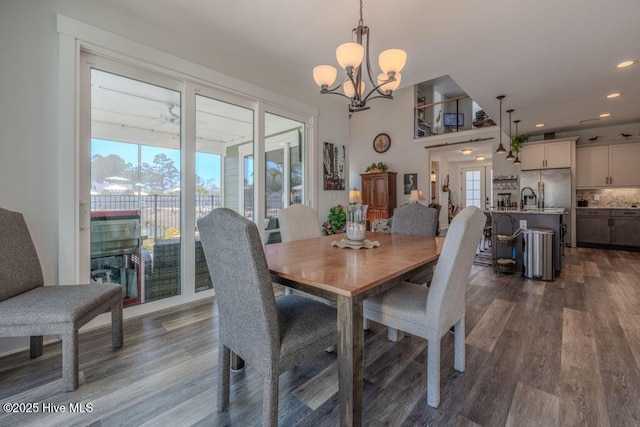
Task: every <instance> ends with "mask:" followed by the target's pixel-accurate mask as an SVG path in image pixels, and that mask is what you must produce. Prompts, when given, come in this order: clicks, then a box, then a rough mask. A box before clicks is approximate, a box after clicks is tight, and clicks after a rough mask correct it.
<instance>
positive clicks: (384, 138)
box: [373, 133, 391, 153]
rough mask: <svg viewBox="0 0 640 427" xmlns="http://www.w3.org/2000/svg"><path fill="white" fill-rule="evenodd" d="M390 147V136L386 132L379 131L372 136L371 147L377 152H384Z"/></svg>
mask: <svg viewBox="0 0 640 427" xmlns="http://www.w3.org/2000/svg"><path fill="white" fill-rule="evenodd" d="M389 147H391V137H390V136H389V135H387V134H386V133H381V134H379V135H377V136H376V137H375V138H373V149H374V150H376V152H378V153H384V152H385V151H387V150H388V149H389Z"/></svg>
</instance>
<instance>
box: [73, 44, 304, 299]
mask: <svg viewBox="0 0 640 427" xmlns="http://www.w3.org/2000/svg"><path fill="white" fill-rule="evenodd" d="M81 77H82V78H81V84H80V86H81V90H80V97H81V108H80V116H81V117H80V123H81V125H80V141H81V143H80V147H79V152H80V155H79V161H80V166H79V171H80V185H79V193H80V201H81V206H86V208H84V211H86V214H84V213H83V212H84V211H83V208H81V216H82V218H81V220H80V223H81V226H80V230H79V249H80V250H79V253H80V254H81V257H82V258H83V259H81V260H80V262H81V265H83V267H82V268H81V269H80V275H81V277H87V278H88V279H90V280H91V281H92V282H93V283H95V284H96V285H99V284H100V283H118V284H120V285H121V286H122V288H123V295H124V297H125V306H130V305H138V304H142V303H149V302H155V301H160V300H163V299H166V298H170V297H176V298H181V297H183V296H186V297H189V295H191V296H193V295H195V293H197V292H200V291H207V290H210V289H211V288H212V287H213V286H212V282H211V279H210V275H209V271H208V269H207V266H206V261H205V259H204V253H203V251H202V247H201V244H200V239H199V232H198V229H197V220H198V218H200V217H202V216H204V215H207V214H208V213H209V212H211V211H212V210H213V209H215V208H218V207H222V206H224V207H227V208H230V209H233V210H234V211H236V212H238V213H239V214H241V215H243V216H244V217H246V218H248V219H251V220H252V221H255V222H256V223H257V225H258V227H259V229H260V230H261V232H262V233H264V231H263V229H265V228H267V227H265V220H267V221H266V222H267V225H268V220H269V219H275V218H277V215H278V211H279V210H280V209H283V208H285V207H287V206H289V205H290V204H292V203H304V202H305V201H306V197H307V196H306V195H307V188H306V181H305V174H306V167H305V165H306V163H307V159H306V158H305V156H306V149H305V141H306V129H307V122H306V121H305V118H304V117H298V116H296V114H295V113H292V112H290V111H288V110H287V111H280V110H279V109H278V108H276V107H274V106H271V105H270V106H269V108H268V109H266V108H265V106H264V105H261V104H260V102H259V101H257V100H253V99H248V98H243V97H241V96H238V95H237V94H230V93H227V92H224V91H222V90H219V89H214V88H211V87H207V86H204V85H202V84H201V83H198V84H196V83H194V82H190V81H188V80H184V79H180V78H169V77H167V76H166V75H165V74H158V73H156V72H152V71H149V70H144V69H140V68H136V67H132V66H130V65H125V64H123V63H120V62H115V61H111V60H109V59H106V58H103V57H98V56H94V55H91V54H88V53H83V54H82V56H81ZM307 120H308V119H307ZM190 230H193V231H190ZM189 298H190V297H189Z"/></svg>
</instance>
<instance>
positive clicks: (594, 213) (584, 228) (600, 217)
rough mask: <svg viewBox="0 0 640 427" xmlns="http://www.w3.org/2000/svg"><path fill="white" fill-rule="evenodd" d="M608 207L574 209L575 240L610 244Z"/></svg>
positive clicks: (609, 213)
mask: <svg viewBox="0 0 640 427" xmlns="http://www.w3.org/2000/svg"><path fill="white" fill-rule="evenodd" d="M610 222H611V211H610V210H609V209H576V242H577V243H578V244H580V243H589V244H596V245H609V244H611V230H610Z"/></svg>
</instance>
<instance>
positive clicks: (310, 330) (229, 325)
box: [198, 208, 337, 426]
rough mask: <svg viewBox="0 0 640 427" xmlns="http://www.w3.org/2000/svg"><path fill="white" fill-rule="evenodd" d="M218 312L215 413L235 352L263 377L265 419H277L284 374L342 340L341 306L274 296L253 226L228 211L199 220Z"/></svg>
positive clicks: (224, 404) (271, 422) (223, 402)
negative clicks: (339, 334)
mask: <svg viewBox="0 0 640 427" xmlns="http://www.w3.org/2000/svg"><path fill="white" fill-rule="evenodd" d="M198 230H200V240H201V241H202V247H203V249H204V254H205V258H206V260H207V264H208V266H209V272H210V274H211V281H212V283H213V288H214V290H215V294H216V301H217V304H218V310H219V322H218V340H219V341H218V393H217V394H218V411H227V410H228V407H229V387H230V356H231V354H230V352H231V351H233V352H234V353H235V354H237V355H238V356H239V357H241V358H242V359H244V360H245V361H246V362H247V365H248V366H250V367H254V368H255V369H257V370H258V371H259V372H260V373H261V374H262V375H263V376H264V388H263V401H262V406H263V407H262V422H263V425H265V426H275V425H277V424H278V381H279V375H280V373H282V372H284V371H287V370H289V369H291V368H292V367H293V366H295V365H296V364H298V363H300V362H301V361H303V360H305V359H307V358H309V357H311V356H314V355H316V354H317V353H320V352H322V351H323V350H324V349H325V348H327V347H329V346H332V345H335V344H336V343H337V329H336V310H335V309H334V308H333V307H331V306H328V305H326V304H322V303H320V302H317V301H314V300H311V299H308V298H304V297H301V296H298V295H287V296H281V297H279V298H277V299H276V298H275V296H274V292H273V286H272V283H271V275H270V273H269V268H268V266H267V261H266V258H265V255H264V249H263V247H262V243H261V242H260V236H259V234H258V229H257V227H256V225H255V224H254V223H253V222H251V221H249V220H247V219H245V218H243V217H242V216H241V215H239V214H237V213H236V212H234V211H232V210H230V209H227V208H218V209H215V210H213V211H212V212H210V213H209V214H208V215H206V216H205V217H203V218H200V219H199V220H198Z"/></svg>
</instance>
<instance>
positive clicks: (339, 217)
mask: <svg viewBox="0 0 640 427" xmlns="http://www.w3.org/2000/svg"><path fill="white" fill-rule="evenodd" d="M346 223H347V213H346V211H345V210H344V207H342V205H336V206H334V207H332V208H331V209H329V217H328V219H327V220H326V221H325V222H324V224H322V229H323V230H324V232H325V234H336V233H342V232H343V231H344V226H345V224H346Z"/></svg>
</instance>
